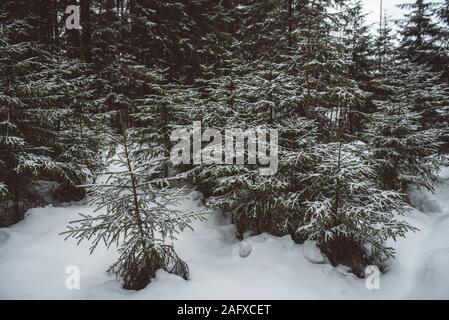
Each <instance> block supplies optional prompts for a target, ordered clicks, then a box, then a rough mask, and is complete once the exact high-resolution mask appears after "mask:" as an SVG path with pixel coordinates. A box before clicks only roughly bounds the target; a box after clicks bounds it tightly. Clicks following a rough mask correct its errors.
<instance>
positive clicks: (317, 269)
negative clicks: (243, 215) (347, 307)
mask: <svg viewBox="0 0 449 320" xmlns="http://www.w3.org/2000/svg"><path fill="white" fill-rule="evenodd" d="M441 179H442V185H441V186H440V187H439V188H438V189H437V191H436V193H435V194H430V193H426V192H421V191H417V190H411V191H410V198H411V200H412V202H413V204H414V205H415V206H416V207H417V209H415V210H413V211H411V212H409V213H407V214H406V216H405V217H404V219H405V220H406V221H408V222H409V223H411V224H412V225H413V226H415V227H417V228H419V229H420V231H419V232H416V233H410V234H408V236H407V238H405V239H399V240H398V242H396V243H391V245H392V246H394V247H395V248H396V250H397V255H396V259H394V260H391V261H389V263H388V270H387V272H386V273H384V274H383V275H382V276H381V278H380V290H374V291H370V290H368V289H367V288H366V286H365V280H363V279H358V278H356V277H355V276H354V275H352V274H350V273H347V272H346V270H345V268H344V267H341V266H339V267H333V266H331V265H330V264H327V263H321V264H314V263H311V262H310V261H311V260H313V259H311V257H310V255H311V253H312V254H315V255H318V258H319V255H320V253H319V252H313V250H312V252H310V249H311V248H307V247H306V246H304V245H297V244H295V243H294V242H293V241H292V240H291V238H290V237H289V236H286V237H283V238H278V237H273V236H270V235H266V234H264V235H258V236H252V237H248V238H246V239H245V240H243V241H238V240H237V239H236V238H235V228H234V226H233V225H231V224H230V223H229V221H227V219H226V218H224V217H223V215H221V214H220V213H211V214H210V215H209V216H208V218H207V219H206V220H205V221H197V222H195V223H194V225H193V227H194V231H190V230H188V231H184V232H183V233H182V234H181V235H180V236H179V239H178V240H177V241H176V243H175V248H176V250H177V252H178V254H179V255H180V257H181V258H182V259H184V261H185V262H187V263H188V265H189V268H190V277H191V279H190V280H188V281H185V280H183V279H182V278H180V277H177V276H174V275H170V274H168V273H166V272H165V271H162V270H160V271H159V272H158V274H157V277H156V279H154V280H153V281H152V283H151V284H150V285H149V286H148V287H147V288H146V289H144V290H141V291H138V292H136V291H127V290H123V289H122V288H121V283H120V282H119V281H117V280H116V279H115V277H114V276H110V275H108V274H107V272H106V270H107V268H108V267H109V266H110V265H111V264H112V263H113V262H114V259H115V257H116V252H115V251H114V250H113V249H110V250H109V251H108V250H106V249H105V248H98V249H97V251H95V253H94V254H93V255H90V254H89V243H88V242H83V243H81V245H79V246H77V244H76V242H75V241H74V240H67V241H64V237H63V236H61V235H59V234H60V233H61V232H62V231H64V230H65V229H66V226H67V224H68V223H69V221H72V220H75V219H77V218H78V215H79V213H84V214H92V212H93V211H94V210H95V208H94V207H91V206H88V205H83V204H71V205H67V206H64V207H50V206H49V207H45V208H36V209H32V210H30V211H29V212H28V214H27V216H26V218H25V220H24V221H22V222H20V223H18V224H16V225H14V226H12V227H10V228H6V229H0V299H412V298H416V299H449V168H446V169H444V170H443V171H442V173H441ZM180 205H181V206H182V209H185V210H188V209H190V208H194V207H196V206H201V199H200V195H199V194H198V193H197V192H191V193H189V194H186V197H185V199H184V200H183V202H182V203H181V204H180ZM312 249H313V248H312ZM318 260H319V259H318ZM72 265H74V266H78V267H79V271H80V289H79V290H68V289H67V288H66V279H67V277H68V276H69V275H68V274H66V270H67V267H68V266H72Z"/></svg>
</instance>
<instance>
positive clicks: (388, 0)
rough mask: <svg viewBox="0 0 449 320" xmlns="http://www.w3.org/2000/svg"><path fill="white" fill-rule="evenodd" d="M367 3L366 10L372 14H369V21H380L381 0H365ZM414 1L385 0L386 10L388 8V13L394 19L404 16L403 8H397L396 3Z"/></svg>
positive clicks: (410, 0)
mask: <svg viewBox="0 0 449 320" xmlns="http://www.w3.org/2000/svg"><path fill="white" fill-rule="evenodd" d="M363 2H364V3H365V10H366V12H367V13H369V14H370V15H369V16H368V22H369V23H377V24H378V23H379V16H380V0H363ZM409 2H414V0H383V6H384V10H387V14H388V15H389V16H391V17H392V18H393V19H396V18H400V17H401V16H402V10H401V9H399V8H397V7H396V5H398V4H401V3H409Z"/></svg>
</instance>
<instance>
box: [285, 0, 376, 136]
mask: <svg viewBox="0 0 449 320" xmlns="http://www.w3.org/2000/svg"><path fill="white" fill-rule="evenodd" d="M337 9H338V1H325V0H313V1H309V2H307V3H306V4H305V5H304V7H303V8H302V13H303V15H302V18H301V20H300V22H299V26H298V29H297V30H296V32H295V33H296V35H297V37H298V39H299V40H298V43H299V45H298V48H297V49H296V51H295V54H294V55H293V56H292V58H291V63H290V70H291V71H290V72H293V73H294V74H296V75H297V78H298V82H299V85H300V87H301V88H302V89H303V90H304V93H305V95H306V98H305V99H304V100H303V104H302V108H303V109H304V112H305V113H306V114H308V117H313V118H315V119H317V120H318V121H319V123H320V128H322V133H323V134H328V135H330V136H333V135H335V132H336V131H337V130H336V129H337V128H338V127H341V125H342V124H344V126H345V130H346V131H350V130H351V127H352V125H351V123H350V114H352V113H354V112H357V111H358V110H359V109H360V107H361V106H363V105H364V103H365V100H366V98H367V96H368V94H367V93H366V92H364V91H363V90H362V89H360V87H359V85H358V83H357V81H355V80H354V79H353V78H351V75H350V68H351V65H352V59H351V56H350V55H349V54H348V52H347V49H346V47H345V45H344V41H343V40H344V37H343V35H342V33H339V32H338V30H340V29H341V28H342V26H341V22H342V20H341V11H339V10H337ZM357 121H358V120H357Z"/></svg>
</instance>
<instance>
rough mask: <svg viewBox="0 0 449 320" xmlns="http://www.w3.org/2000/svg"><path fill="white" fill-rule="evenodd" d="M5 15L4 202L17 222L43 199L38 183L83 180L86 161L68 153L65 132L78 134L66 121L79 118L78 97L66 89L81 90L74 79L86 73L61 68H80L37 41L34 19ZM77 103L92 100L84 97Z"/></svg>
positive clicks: (0, 46) (1, 61)
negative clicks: (72, 97)
mask: <svg viewBox="0 0 449 320" xmlns="http://www.w3.org/2000/svg"><path fill="white" fill-rule="evenodd" d="M32 16H33V14H30V15H29V17H32ZM1 18H2V19H5V22H4V23H5V25H4V27H3V28H2V29H1V31H0V101H1V104H0V114H1V119H2V121H1V122H0V160H1V161H2V162H3V163H4V165H3V168H2V169H1V176H2V180H3V181H4V182H5V184H6V185H7V188H8V191H9V193H8V194H7V196H6V197H5V199H4V201H2V202H1V204H2V206H6V208H4V209H5V210H12V211H13V212H14V214H13V218H12V219H11V221H12V222H17V221H18V220H20V219H21V217H22V215H23V213H24V212H25V211H26V209H27V208H28V207H29V205H31V204H32V203H33V202H36V201H37V200H39V199H38V198H36V194H35V192H34V191H33V186H32V185H33V183H34V182H36V181H38V180H47V181H52V182H57V183H60V184H66V185H72V186H73V185H75V184H78V183H79V182H81V181H83V179H84V177H85V174H86V171H85V170H84V169H85V167H84V165H83V162H81V161H80V163H78V162H77V160H76V159H77V158H74V157H73V155H72V158H71V160H70V161H68V159H67V158H66V157H64V156H63V154H64V153H65V152H68V150H66V148H67V145H65V144H64V142H63V141H62V140H61V139H60V138H61V137H62V135H59V134H60V133H62V132H66V133H67V132H69V131H70V134H72V135H76V133H75V131H74V130H75V128H74V127H73V126H72V127H70V128H67V127H66V126H65V125H64V123H70V121H72V120H73V121H74V120H75V119H73V118H71V113H72V110H71V107H70V106H72V105H73V104H72V102H73V101H71V102H67V100H65V97H64V95H63V94H62V93H63V92H67V91H69V90H75V91H77V92H78V93H79V92H80V91H83V90H85V87H77V85H75V84H74V82H73V81H75V82H76V81H78V80H77V79H75V78H78V77H79V76H80V75H77V76H70V75H68V74H69V73H70V71H68V70H62V69H61V66H63V65H65V66H66V67H67V68H68V69H70V70H73V69H76V68H77V67H76V64H77V62H73V63H70V65H67V61H66V62H64V58H63V57H62V56H61V53H60V52H57V51H54V50H52V51H49V50H46V49H45V48H44V46H42V45H40V44H39V43H37V42H36V41H35V39H34V38H35V36H34V33H33V31H34V27H33V26H34V25H33V24H32V22H33V21H34V20H33V19H31V18H23V19H20V18H17V19H16V20H14V21H13V22H11V21H10V20H8V19H9V18H8V15H2V16H1ZM2 21H3V20H2ZM30 21H31V22H30ZM64 63H65V64H64ZM71 82H72V83H71ZM77 103H78V104H79V105H83V104H86V103H87V102H86V100H85V99H84V98H81V97H79V100H78V102H77ZM71 146H74V143H73V142H71ZM84 164H85V163H84ZM83 182H84V181H83Z"/></svg>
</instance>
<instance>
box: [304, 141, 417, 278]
mask: <svg viewBox="0 0 449 320" xmlns="http://www.w3.org/2000/svg"><path fill="white" fill-rule="evenodd" d="M316 148H317V152H316V154H317V159H316V161H315V163H316V165H315V167H314V172H315V175H314V177H313V178H312V179H309V185H308V186H307V187H306V190H307V191H308V193H309V195H308V199H307V201H305V202H304V203H303V212H304V215H305V216H304V221H303V224H302V225H300V226H298V228H297V232H298V233H299V234H300V235H301V236H302V237H303V238H305V239H310V240H315V241H317V243H318V245H319V246H320V248H321V249H322V250H323V251H324V252H325V253H326V255H327V256H328V257H329V259H330V260H331V262H332V263H333V264H334V265H338V264H343V265H346V266H348V267H350V268H351V271H352V272H354V273H355V274H356V275H358V276H361V277H362V276H363V275H364V268H365V267H366V266H367V265H369V264H376V265H378V266H380V267H381V266H382V263H383V262H384V260H385V259H387V258H390V257H393V256H394V249H393V248H390V247H388V246H386V245H385V241H386V240H388V239H390V238H391V239H394V240H396V239H397V238H398V237H404V236H405V234H406V233H407V232H408V231H410V230H414V229H413V228H412V227H411V226H409V225H408V224H407V223H405V222H402V221H399V220H397V219H396V215H397V214H402V213H404V212H405V211H406V210H407V209H408V206H407V205H406V203H405V202H404V200H403V195H401V194H399V193H397V192H394V191H385V190H382V189H381V188H380V187H379V186H378V183H377V175H376V171H375V168H374V166H373V165H372V163H371V161H370V159H368V158H366V156H365V148H363V147H361V145H360V144H358V143H351V144H344V143H341V142H336V143H329V144H320V145H317V146H316Z"/></svg>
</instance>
